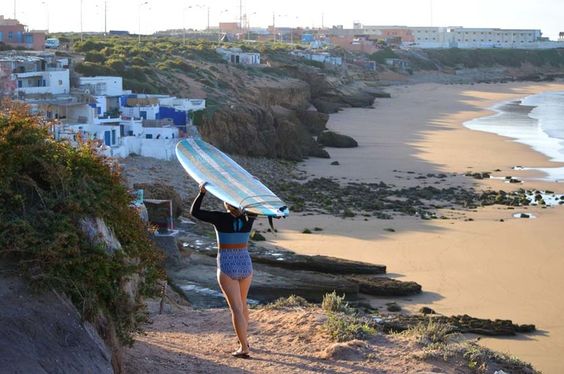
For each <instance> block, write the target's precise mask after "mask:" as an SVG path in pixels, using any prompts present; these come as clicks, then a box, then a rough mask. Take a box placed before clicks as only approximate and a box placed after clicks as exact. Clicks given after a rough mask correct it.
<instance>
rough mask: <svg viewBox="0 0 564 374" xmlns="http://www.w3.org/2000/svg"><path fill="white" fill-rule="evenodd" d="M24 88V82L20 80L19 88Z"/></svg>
mask: <svg viewBox="0 0 564 374" xmlns="http://www.w3.org/2000/svg"><path fill="white" fill-rule="evenodd" d="M22 87H23V82H22V81H21V80H18V88H22Z"/></svg>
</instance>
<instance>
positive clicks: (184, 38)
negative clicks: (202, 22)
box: [182, 4, 209, 44]
mask: <svg viewBox="0 0 564 374" xmlns="http://www.w3.org/2000/svg"><path fill="white" fill-rule="evenodd" d="M204 7H205V5H201V4H196V5H189V6H188V7H186V8H184V11H183V13H184V22H183V29H184V33H183V37H182V40H183V43H184V44H186V10H187V9H192V8H204ZM208 13H209V8H208ZM208 19H209V16H208ZM208 23H209V21H208ZM208 28H209V25H208Z"/></svg>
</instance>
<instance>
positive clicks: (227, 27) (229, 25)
mask: <svg viewBox="0 0 564 374" xmlns="http://www.w3.org/2000/svg"><path fill="white" fill-rule="evenodd" d="M219 31H221V32H227V33H232V34H237V33H240V32H244V31H243V30H242V29H241V28H240V27H239V23H238V22H220V23H219Z"/></svg>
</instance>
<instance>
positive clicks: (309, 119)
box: [296, 110, 329, 136]
mask: <svg viewBox="0 0 564 374" xmlns="http://www.w3.org/2000/svg"><path fill="white" fill-rule="evenodd" d="M296 114H297V116H298V118H299V119H300V121H301V122H302V124H303V125H304V127H305V128H306V129H307V130H308V131H309V132H310V134H312V135H315V136H317V135H319V134H321V133H322V132H323V131H324V130H327V128H326V127H325V125H326V124H327V121H328V120H329V115H328V114H326V113H321V112H318V111H315V110H304V111H299V112H297V113H296Z"/></svg>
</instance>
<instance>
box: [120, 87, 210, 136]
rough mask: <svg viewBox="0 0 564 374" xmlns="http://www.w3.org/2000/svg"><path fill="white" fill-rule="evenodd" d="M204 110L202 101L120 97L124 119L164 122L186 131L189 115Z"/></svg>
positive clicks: (134, 96)
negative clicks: (167, 120) (170, 122)
mask: <svg viewBox="0 0 564 374" xmlns="http://www.w3.org/2000/svg"><path fill="white" fill-rule="evenodd" d="M205 108H206V101H205V100H203V99H182V98H177V97H175V96H168V95H146V94H128V95H123V96H121V97H120V108H119V110H120V112H121V114H122V116H123V117H125V118H134V119H145V120H166V119H169V120H171V121H172V123H173V124H174V125H175V126H176V127H178V128H179V129H181V130H182V131H184V132H185V131H186V130H187V126H188V125H190V124H191V120H190V113H191V112H196V111H198V110H203V109H205Z"/></svg>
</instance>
